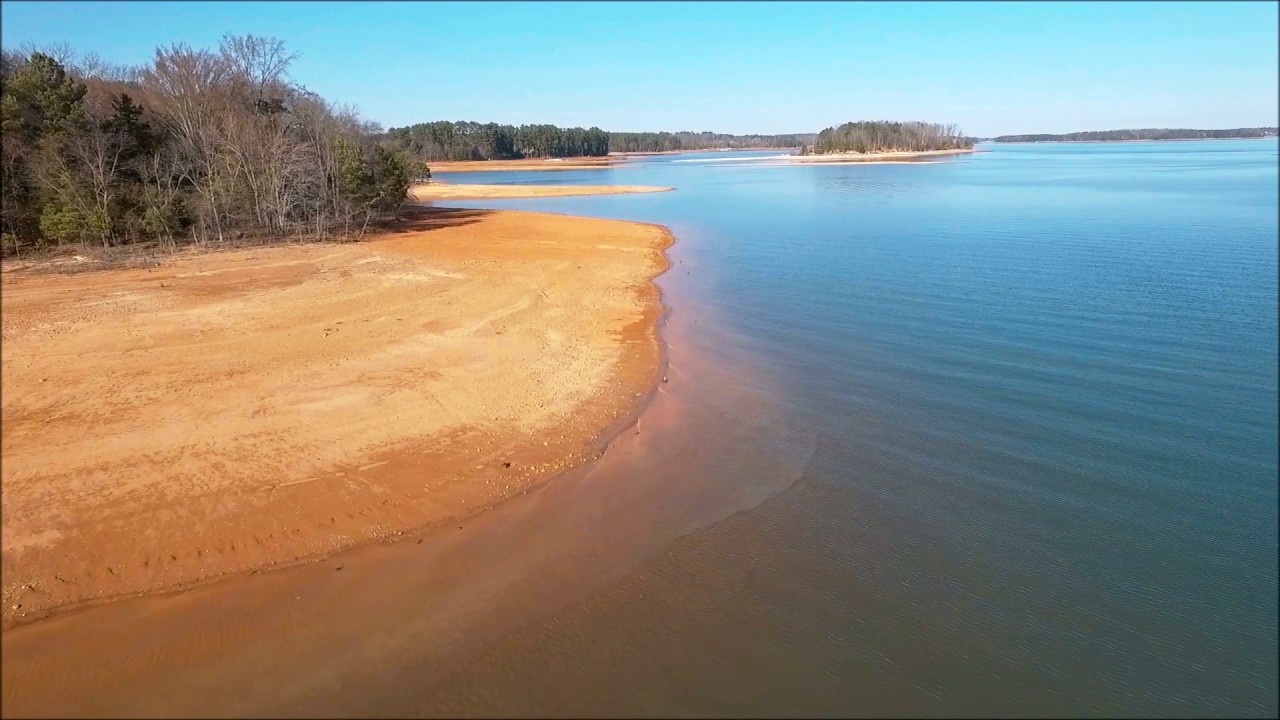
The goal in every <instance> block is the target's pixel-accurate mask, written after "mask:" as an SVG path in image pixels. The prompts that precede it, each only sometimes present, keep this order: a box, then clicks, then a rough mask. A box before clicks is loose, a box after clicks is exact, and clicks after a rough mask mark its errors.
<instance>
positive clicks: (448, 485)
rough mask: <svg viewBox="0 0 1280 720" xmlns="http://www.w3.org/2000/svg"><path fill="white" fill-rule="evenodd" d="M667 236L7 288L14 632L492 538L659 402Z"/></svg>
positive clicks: (380, 242) (205, 266) (466, 233)
mask: <svg viewBox="0 0 1280 720" xmlns="http://www.w3.org/2000/svg"><path fill="white" fill-rule="evenodd" d="M670 242H671V239H670V236H669V234H668V233H667V232H666V231H665V230H664V229H662V228H660V227H657V226H651V225H644V224H638V223H627V222H620V221H613V220H597V219H589V218H578V217H567V216H560V215H547V214H538V213H519V212H495V211H465V210H428V211H423V212H421V213H420V215H419V216H418V218H417V219H416V220H415V221H414V222H413V223H410V224H408V225H406V227H405V228H403V229H401V230H400V231H399V232H393V233H388V234H386V235H383V236H380V237H376V238H372V239H369V240H366V241H365V242H361V243H354V244H309V245H296V246H284V247H264V248H256V249H249V250H235V251H226V252H217V253H194V252H193V253H186V254H179V255H177V256H175V257H174V258H173V259H171V260H166V261H164V262H163V264H161V265H160V266H159V267H156V268H152V269H129V270H108V271H94V272H84V273H79V274H74V275H56V274H48V273H38V272H34V271H32V270H31V269H15V267H16V266H14V265H13V264H9V265H6V267H5V272H4V274H3V294H2V296H0V298H2V302H3V315H2V318H3V323H2V328H3V345H2V349H3V351H2V353H0V356H2V361H3V375H2V377H3V393H2V396H3V416H2V420H3V422H2V424H0V428H2V445H3V455H4V464H3V482H4V494H3V513H2V516H3V517H2V523H0V529H2V531H3V532H2V539H3V542H2V543H0V551H2V553H3V562H4V570H5V572H4V577H3V598H4V605H3V621H4V624H5V625H6V626H11V625H12V624H14V623H16V622H23V621H26V620H30V619H33V618H36V617H39V616H41V615H44V614H47V613H48V612H49V611H51V610H54V609H59V608H66V607H70V606H74V605H79V604H85V603H89V602H94V601H100V600H104V599H108V598H113V597H119V596H125V595H131V594H137V593H143V592H148V591H153V590H158V589H171V588H177V587H182V586H187V585H191V584H194V583H199V582H202V581H205V580H208V579H211V578H214V577H218V576H223V575H227V574H232V573H241V572H245V571H249V570H254V569H257V568H262V567H266V566H271V565H276V564H285V563H293V562H298V561H301V560H305V559H313V558H318V557H322V556H325V555H328V554H331V553H333V552H334V551H335V550H337V549H339V548H343V547H346V546H351V545H355V544H359V543H363V542H367V541H370V540H372V539H375V538H380V537H388V536H394V535H398V534H400V533H402V532H406V531H408V530H411V529H418V528H422V527H425V526H432V525H439V524H441V523H444V522H445V521H447V520H450V519H456V518H460V517H464V516H470V515H474V514H476V513H477V512H479V511H481V510H482V509H484V508H486V507H489V506H492V505H493V504H495V503H497V502H498V501H500V500H502V499H503V498H505V497H508V496H510V495H513V494H516V493H519V492H521V491H523V490H526V489H528V488H529V487H531V486H533V485H534V484H537V483H539V482H540V481H542V480H544V479H546V478H547V477H549V476H550V475H552V474H554V473H556V472H558V471H561V470H562V469H564V468H566V467H569V466H572V465H575V464H579V463H581V462H583V461H584V460H585V459H587V458H589V457H591V456H593V455H594V454H595V452H596V451H597V449H596V443H597V442H598V441H599V439H600V437H601V433H602V431H603V430H604V429H605V428H608V427H609V426H610V425H611V423H614V422H616V421H619V420H620V419H623V418H625V417H626V416H627V415H629V414H630V413H631V412H632V411H633V410H634V408H635V406H636V404H637V402H638V398H640V396H641V395H642V394H643V393H644V392H645V390H646V389H647V388H649V387H651V386H652V383H653V382H654V381H655V379H656V378H655V372H656V368H657V366H658V362H659V344H658V340H657V336H656V321H657V318H658V316H659V312H660V303H659V300H658V291H657V288H656V286H655V285H654V284H653V283H652V282H651V280H652V279H653V277H654V276H655V275H657V274H658V273H660V272H661V271H662V270H663V269H664V268H665V267H666V261H665V258H664V256H663V253H662V251H663V249H664V248H665V247H666V246H667V245H668V244H669V243H670Z"/></svg>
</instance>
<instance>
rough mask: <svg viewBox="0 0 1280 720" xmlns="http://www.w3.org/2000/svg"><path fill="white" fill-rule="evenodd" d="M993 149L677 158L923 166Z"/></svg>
mask: <svg viewBox="0 0 1280 720" xmlns="http://www.w3.org/2000/svg"><path fill="white" fill-rule="evenodd" d="M984 152H990V151H989V150H978V149H974V148H967V149H966V148H959V149H954V150H923V151H920V152H888V153H865V154H860V153H827V154H822V155H766V156H764V157H745V158H744V157H737V158H696V159H690V160H676V161H675V162H685V163H722V162H732V163H755V164H758V165H764V166H771V167H784V166H799V165H921V164H928V163H929V162H930V161H931V160H930V159H931V158H939V159H946V158H949V157H953V156H956V155H971V154H974V153H984Z"/></svg>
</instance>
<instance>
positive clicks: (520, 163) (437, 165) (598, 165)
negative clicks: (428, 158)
mask: <svg viewBox="0 0 1280 720" xmlns="http://www.w3.org/2000/svg"><path fill="white" fill-rule="evenodd" d="M620 162H622V160H621V159H619V158H616V157H575V158H523V159H520V160H435V161H432V162H428V163H427V165H428V166H429V167H430V168H431V172H433V173H447V172H496V171H501V170H590V169H605V168H609V167H612V166H614V165H616V164H618V163H620Z"/></svg>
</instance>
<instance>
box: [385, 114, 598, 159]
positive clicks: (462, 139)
mask: <svg viewBox="0 0 1280 720" xmlns="http://www.w3.org/2000/svg"><path fill="white" fill-rule="evenodd" d="M382 142H383V144H384V145H385V146H386V147H388V148H390V149H392V150H394V151H396V152H404V153H407V154H409V155H410V156H412V157H415V158H418V159H420V160H427V161H430V160H511V159H517V158H531V157H582V156H591V155H606V154H608V152H609V133H606V132H605V131H603V130H601V129H600V128H597V127H593V128H590V129H583V128H580V127H576V128H559V127H556V126H555V125H521V126H520V127H515V126H513V125H499V124H497V123H485V124H483V125H482V124H480V123H476V122H448V121H438V122H430V123H419V124H417V125H410V126H408V127H402V128H391V129H390V130H388V131H387V132H386V134H385V135H384V136H383V137H382Z"/></svg>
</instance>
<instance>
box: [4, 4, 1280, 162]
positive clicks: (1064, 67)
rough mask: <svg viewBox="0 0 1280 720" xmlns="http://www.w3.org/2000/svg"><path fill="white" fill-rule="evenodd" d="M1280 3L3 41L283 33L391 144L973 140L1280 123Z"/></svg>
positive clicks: (82, 11)
mask: <svg viewBox="0 0 1280 720" xmlns="http://www.w3.org/2000/svg"><path fill="white" fill-rule="evenodd" d="M1278 6H1280V3H1276V2H1243V3H1223V2H1206V3H1191V2H1173V3H1155V2H1136V3H1113V2H1083V3H1045V2H1031V3H1011V2H996V3H964V2H946V3H924V2H903V3H871V2H851V3H826V2H819V3H790V2H788V3H769V2H747V3H730V2H709V3H686V2H673V3H652V2H644V3H627V2H608V3H594V2H563V3H549V2H548V3H542V2H527V3H497V2H477V3H435V2H432V3H413V2H386V3H355V2H349V3H348V2H314V3H313V2H172V3H170V2H17V1H11V0H5V1H4V2H3V3H2V4H0V43H2V44H3V46H4V48H6V49H13V48H17V47H19V46H21V45H24V44H26V43H33V44H35V45H38V46H39V45H46V44H48V43H53V42H65V43H68V44H69V45H70V46H72V47H73V48H75V49H76V50H77V51H78V52H82V53H88V52H96V53H98V54H99V55H100V56H102V57H103V58H104V59H107V60H110V61H112V62H117V63H127V64H143V63H146V62H147V61H148V60H149V59H150V57H151V55H152V53H153V51H154V49H155V48H156V47H158V46H167V45H169V44H171V43H174V42H186V43H188V44H190V45H192V46H195V47H208V48H215V47H216V46H217V44H218V41H219V39H220V38H221V37H222V35H223V34H226V33H231V34H246V33H253V34H256V35H265V36H275V37H278V38H280V39H281V40H284V41H285V43H286V45H287V46H288V48H289V49H290V50H291V51H293V52H295V53H297V55H298V57H297V59H296V60H295V61H294V63H293V65H292V67H291V70H290V74H291V76H292V77H293V78H294V80H296V81H297V82H299V83H301V84H303V85H305V86H306V87H308V88H309V89H311V90H314V91H316V92H318V93H320V94H321V95H323V96H324V97H325V98H327V99H329V100H331V101H336V102H340V103H349V104H351V105H354V106H355V107H356V108H358V109H359V111H360V113H361V115H362V116H363V117H364V118H366V119H369V120H373V121H376V122H379V123H381V124H383V125H384V126H386V127H395V126H403V125H409V124H413V123H417V122H429V121H433V120H474V121H477V122H498V123H509V124H514V125H520V124H524V123H552V124H555V125H560V126H583V127H590V126H593V125H594V126H598V127H601V128H603V129H605V130H613V131H624V130H631V131H641V130H649V131H658V130H668V131H678V130H693V131H703V130H711V131H715V132H728V133H734V134H746V133H762V134H774V133H788V132H818V131H820V130H822V129H823V128H826V127H829V126H832V125H839V124H841V123H844V122H848V121H853V120H925V121H929V122H944V123H956V124H958V125H959V126H960V127H961V128H962V129H963V131H964V132H966V133H967V134H970V135H976V136H979V137H991V136H995V135H1001V134H1015V133H1065V132H1074V131H1080V130H1109V129H1119V128H1140V127H1188V128H1234V127H1257V126H1271V125H1276V124H1277V113H1278V112H1280V111H1278V103H1277V85H1278V78H1277V72H1278V71H1277V67H1278V65H1280V58H1278V57H1277V44H1278V43H1277V22H1278V20H1280V18H1278V17H1277V7H1278Z"/></svg>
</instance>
